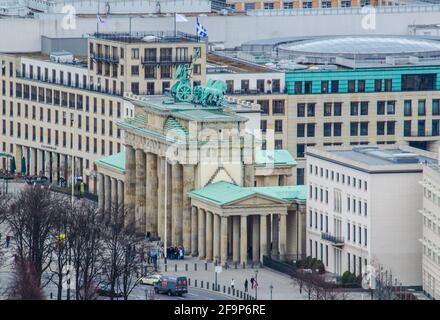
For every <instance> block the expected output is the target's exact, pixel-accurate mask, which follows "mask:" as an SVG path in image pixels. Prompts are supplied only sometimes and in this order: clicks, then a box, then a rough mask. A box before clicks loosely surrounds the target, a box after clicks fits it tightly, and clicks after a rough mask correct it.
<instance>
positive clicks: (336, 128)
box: [333, 122, 342, 137]
mask: <svg viewBox="0 0 440 320" xmlns="http://www.w3.org/2000/svg"><path fill="white" fill-rule="evenodd" d="M333 136H335V137H340V136H342V123H340V122H336V123H334V124H333Z"/></svg>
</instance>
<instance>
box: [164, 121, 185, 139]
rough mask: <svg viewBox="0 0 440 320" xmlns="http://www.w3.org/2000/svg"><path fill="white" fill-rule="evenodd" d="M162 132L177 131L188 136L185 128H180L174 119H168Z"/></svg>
mask: <svg viewBox="0 0 440 320" xmlns="http://www.w3.org/2000/svg"><path fill="white" fill-rule="evenodd" d="M163 130H164V132H168V131H169V130H177V131H180V132H182V133H183V134H184V135H185V136H187V135H188V130H186V129H185V127H184V126H182V125H181V124H180V122H179V121H177V120H176V118H174V117H168V119H167V121H166V122H165V125H164V128H163Z"/></svg>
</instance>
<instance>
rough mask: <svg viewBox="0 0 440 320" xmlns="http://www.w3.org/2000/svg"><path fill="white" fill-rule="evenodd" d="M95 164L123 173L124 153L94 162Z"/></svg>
mask: <svg viewBox="0 0 440 320" xmlns="http://www.w3.org/2000/svg"><path fill="white" fill-rule="evenodd" d="M95 162H96V163H97V164H100V165H103V166H106V167H109V168H111V169H115V170H118V171H120V172H124V170H125V152H119V153H115V154H112V155H111V156H107V157H104V158H101V159H98V160H96V161H95Z"/></svg>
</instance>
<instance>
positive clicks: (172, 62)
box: [141, 56, 193, 66]
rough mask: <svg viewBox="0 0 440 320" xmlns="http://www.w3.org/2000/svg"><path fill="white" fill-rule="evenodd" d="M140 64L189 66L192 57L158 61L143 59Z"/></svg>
mask: <svg viewBox="0 0 440 320" xmlns="http://www.w3.org/2000/svg"><path fill="white" fill-rule="evenodd" d="M141 61H142V64H143V65H150V66H151V65H179V64H191V63H192V61H193V59H192V56H190V57H185V58H183V59H181V58H179V59H177V58H176V57H174V58H171V57H169V58H167V59H161V60H159V61H157V60H152V59H151V60H150V59H145V58H141Z"/></svg>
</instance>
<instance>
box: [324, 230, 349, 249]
mask: <svg viewBox="0 0 440 320" xmlns="http://www.w3.org/2000/svg"><path fill="white" fill-rule="evenodd" d="M321 239H322V240H326V241H330V242H331V243H332V245H334V246H335V247H342V246H344V237H338V236H334V235H332V234H330V233H326V232H322V233H321Z"/></svg>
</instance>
